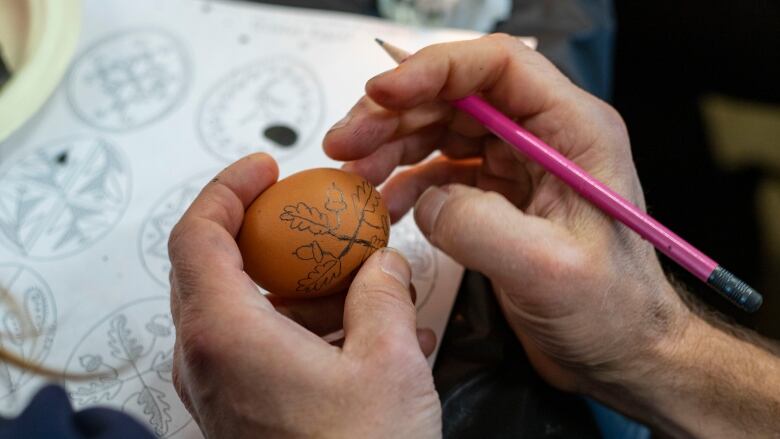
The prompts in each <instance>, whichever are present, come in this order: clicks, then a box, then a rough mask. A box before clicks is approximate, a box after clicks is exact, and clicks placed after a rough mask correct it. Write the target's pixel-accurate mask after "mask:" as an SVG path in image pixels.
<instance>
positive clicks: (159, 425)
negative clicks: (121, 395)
mask: <svg viewBox="0 0 780 439" xmlns="http://www.w3.org/2000/svg"><path fill="white" fill-rule="evenodd" d="M135 403H136V404H138V406H140V407H141V409H142V412H143V414H145V415H147V416H148V418H147V419H148V421H149V424H151V426H152V429H153V430H154V432H155V433H157V435H158V436H163V435H165V434H166V433H168V425H169V424H170V423H171V422H172V421H173V418H172V417H171V414H170V413H169V412H170V409H171V406H170V404H168V403H167V402H166V401H165V393H163V392H161V391H159V390H157V389H155V388H154V387H148V386H147V387H144V388H143V389H141V391H140V392H138V397H137V398H136V400H135Z"/></svg>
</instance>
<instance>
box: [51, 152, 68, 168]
mask: <svg viewBox="0 0 780 439" xmlns="http://www.w3.org/2000/svg"><path fill="white" fill-rule="evenodd" d="M54 161H55V162H57V164H58V165H65V164H67V163H68V151H62V152H61V153H59V154H57V156H56V157H54Z"/></svg>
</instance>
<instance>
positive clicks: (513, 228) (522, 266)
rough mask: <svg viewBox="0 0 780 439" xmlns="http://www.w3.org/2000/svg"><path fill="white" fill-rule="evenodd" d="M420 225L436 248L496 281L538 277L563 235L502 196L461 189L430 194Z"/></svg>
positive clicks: (424, 198)
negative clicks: (559, 236) (553, 247)
mask: <svg viewBox="0 0 780 439" xmlns="http://www.w3.org/2000/svg"><path fill="white" fill-rule="evenodd" d="M414 219H415V221H416V222H417V225H418V227H419V228H420V230H421V231H422V232H423V234H425V236H426V237H427V238H428V240H429V241H430V242H431V243H432V244H433V245H434V246H436V247H438V248H439V249H441V250H442V251H443V252H444V253H446V254H447V255H449V256H450V257H451V258H453V259H455V260H456V261H457V262H459V263H460V264H462V265H463V266H465V267H466V268H468V269H471V270H475V271H479V272H481V273H483V274H485V275H487V276H488V277H490V278H491V279H493V280H502V279H507V280H509V279H532V278H536V277H538V276H539V275H540V274H542V273H544V270H543V268H544V267H545V266H549V265H546V264H545V261H547V259H548V258H549V255H555V251H553V250H552V246H553V245H554V243H555V242H559V241H557V240H556V239H555V238H556V235H561V231H560V230H559V229H558V228H556V227H555V226H554V225H553V224H551V223H550V222H548V221H547V220H545V219H542V218H539V217H535V216H531V215H525V214H524V213H523V212H522V211H521V210H520V209H518V208H517V207H516V206H515V205H514V204H512V203H511V202H509V201H508V200H507V199H506V198H504V197H503V196H502V195H500V194H498V193H496V192H485V191H482V190H480V189H477V188H474V187H470V186H464V185H460V184H451V185H447V186H443V187H435V186H432V187H430V188H428V190H426V191H425V192H424V193H423V194H422V195H421V196H420V198H419V199H418V200H417V203H416V204H415V206H414Z"/></svg>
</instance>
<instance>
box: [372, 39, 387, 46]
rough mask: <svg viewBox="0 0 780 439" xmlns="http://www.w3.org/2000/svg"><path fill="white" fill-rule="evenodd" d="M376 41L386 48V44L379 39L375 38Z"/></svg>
mask: <svg viewBox="0 0 780 439" xmlns="http://www.w3.org/2000/svg"><path fill="white" fill-rule="evenodd" d="M374 41H376V43H377V44H379V45H380V46H383V47H384V45H385V42H384V41H382V40H380V39H379V38H374Z"/></svg>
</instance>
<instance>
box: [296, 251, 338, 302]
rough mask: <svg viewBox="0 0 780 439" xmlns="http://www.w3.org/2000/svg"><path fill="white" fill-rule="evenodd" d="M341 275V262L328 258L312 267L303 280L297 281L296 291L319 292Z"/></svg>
mask: <svg viewBox="0 0 780 439" xmlns="http://www.w3.org/2000/svg"><path fill="white" fill-rule="evenodd" d="M340 275H341V260H340V259H334V258H332V257H328V258H327V259H326V260H325V261H324V262H322V263H321V264H318V265H317V266H316V267H314V270H313V271H311V272H310V273H309V275H308V276H307V277H306V278H305V279H301V280H299V281H298V288H297V290H298V291H305V292H307V293H308V292H312V291H319V290H321V289H322V288H324V287H325V286H327V285H329V284H330V283H331V282H333V280H334V279H336V278H337V277H339V276H340Z"/></svg>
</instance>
